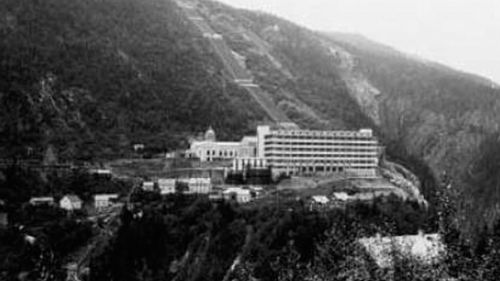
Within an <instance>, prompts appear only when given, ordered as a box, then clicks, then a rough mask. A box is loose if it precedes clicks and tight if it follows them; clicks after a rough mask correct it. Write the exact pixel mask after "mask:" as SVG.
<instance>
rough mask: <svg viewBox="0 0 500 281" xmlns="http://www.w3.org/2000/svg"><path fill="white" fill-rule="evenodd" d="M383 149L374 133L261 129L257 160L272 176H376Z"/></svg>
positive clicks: (266, 127) (258, 131) (276, 128)
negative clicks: (338, 174) (266, 166)
mask: <svg viewBox="0 0 500 281" xmlns="http://www.w3.org/2000/svg"><path fill="white" fill-rule="evenodd" d="M379 155H380V146H379V143H378V140H377V139H376V138H375V137H374V136H373V132H372V130H371V129H362V130H359V131H312V130H298V129H284V128H280V127H271V126H259V127H258V128H257V157H260V158H264V159H266V160H267V163H268V164H269V165H270V166H271V168H272V171H273V174H286V175H294V174H305V175H307V174H311V175H313V174H330V173H345V174H349V175H352V176H360V177H374V176H376V175H377V170H378V169H377V168H378V164H379Z"/></svg>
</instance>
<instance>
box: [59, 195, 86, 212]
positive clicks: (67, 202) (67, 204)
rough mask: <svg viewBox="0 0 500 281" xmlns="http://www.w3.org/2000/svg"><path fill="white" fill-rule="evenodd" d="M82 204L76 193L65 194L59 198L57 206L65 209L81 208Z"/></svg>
mask: <svg viewBox="0 0 500 281" xmlns="http://www.w3.org/2000/svg"><path fill="white" fill-rule="evenodd" d="M82 205H83V202H82V200H81V199H80V198H79V197H78V196H76V195H66V196H64V197H63V198H61V200H59V207H60V208H61V209H64V210H66V211H75V210H81V209H82Z"/></svg>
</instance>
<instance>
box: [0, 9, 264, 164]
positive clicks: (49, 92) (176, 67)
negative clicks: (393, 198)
mask: <svg viewBox="0 0 500 281" xmlns="http://www.w3.org/2000/svg"><path fill="white" fill-rule="evenodd" d="M0 34H1V39H0V40H1V41H0V56H1V57H0V73H2V76H1V77H0V105H1V110H0V114H1V116H0V134H1V136H2V137H1V138H0V139H1V142H2V143H1V147H2V148H3V154H12V153H13V152H14V153H15V154H16V155H20V154H22V152H24V151H26V150H27V148H28V147H31V148H32V149H28V151H30V152H31V153H34V154H42V152H43V151H44V150H45V149H46V147H47V146H48V145H49V144H51V145H54V147H55V148H56V150H57V152H59V154H60V156H61V157H60V158H63V159H64V158H66V159H74V158H75V157H79V158H85V159H90V158H91V157H92V156H96V155H97V156H102V155H103V153H104V154H110V155H116V154H117V153H118V152H120V151H123V150H126V149H129V147H130V146H129V145H130V144H131V143H134V142H142V143H146V145H148V146H149V147H153V148H156V149H158V150H164V149H166V148H174V147H176V146H178V145H179V142H180V141H182V140H183V139H184V137H185V136H186V135H187V134H189V133H191V132H193V131H198V130H203V129H205V128H206V127H207V126H208V125H210V124H212V125H213V126H215V127H216V128H217V129H218V133H219V135H220V136H221V137H223V138H224V137H226V138H227V137H229V136H231V137H233V136H238V135H242V134H243V133H246V132H247V131H248V130H249V128H253V126H249V124H252V123H255V122H256V120H261V119H262V118H263V116H264V115H263V114H262V113H261V112H260V109H259V108H258V106H257V105H256V104H255V103H253V102H252V100H249V99H248V98H247V96H246V95H244V94H242V91H241V90H240V89H238V88H236V87H235V86H234V85H232V84H228V83H226V82H225V78H224V75H223V74H222V67H221V63H220V62H219V61H218V60H217V59H215V57H214V56H213V54H212V51H211V49H210V48H209V47H208V46H207V45H208V44H207V42H205V41H204V40H203V39H202V38H201V37H200V36H199V34H197V33H196V32H195V31H193V28H192V27H191V26H190V25H189V23H187V22H186V20H185V18H184V17H182V16H180V15H179V13H178V8H177V6H175V5H174V4H173V3H172V2H170V1H160V0H147V1H134V0H126V1H115V0H106V1H94V0H88V1H62V0H48V1H10V0H7V1H2V5H1V7H0ZM33 150H34V151H33Z"/></svg>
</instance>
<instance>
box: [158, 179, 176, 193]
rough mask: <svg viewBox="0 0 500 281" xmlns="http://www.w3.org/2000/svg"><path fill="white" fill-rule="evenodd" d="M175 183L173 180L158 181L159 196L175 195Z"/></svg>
mask: <svg viewBox="0 0 500 281" xmlns="http://www.w3.org/2000/svg"><path fill="white" fill-rule="evenodd" d="M175 182H176V180H175V179H159V180H158V188H159V189H160V194H162V195H164V194H172V193H175Z"/></svg>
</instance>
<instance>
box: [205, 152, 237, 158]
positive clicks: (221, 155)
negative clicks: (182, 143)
mask: <svg viewBox="0 0 500 281" xmlns="http://www.w3.org/2000/svg"><path fill="white" fill-rule="evenodd" d="M206 154H207V156H210V155H217V154H219V157H223V156H224V157H233V156H238V152H235V151H227V150H224V151H222V150H220V151H219V153H217V151H216V150H207V151H206Z"/></svg>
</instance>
